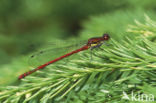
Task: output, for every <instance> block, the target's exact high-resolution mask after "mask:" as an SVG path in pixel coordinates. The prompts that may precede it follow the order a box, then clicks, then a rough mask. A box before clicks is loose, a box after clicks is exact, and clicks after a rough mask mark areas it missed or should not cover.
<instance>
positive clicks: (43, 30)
mask: <svg viewBox="0 0 156 103" xmlns="http://www.w3.org/2000/svg"><path fill="white" fill-rule="evenodd" d="M155 12H156V1H155V0H144V1H142V0H0V58H1V59H0V68H1V72H0V84H3V85H4V84H8V83H10V82H9V81H12V80H13V79H16V76H17V75H19V74H20V73H22V72H23V71H25V69H27V70H28V69H29V68H28V65H27V62H26V61H27V60H26V59H25V57H27V56H28V55H29V54H31V53H32V52H34V51H35V50H36V49H37V48H39V47H40V46H41V45H44V44H46V42H51V41H54V40H66V39H70V38H77V39H87V38H89V37H93V36H101V35H102V33H104V32H108V33H111V35H112V36H113V38H115V39H118V40H120V39H121V38H122V36H123V35H119V34H123V33H124V32H125V31H124V30H125V28H126V26H127V24H133V21H134V19H139V20H143V18H144V17H143V16H144V13H147V14H148V15H150V16H151V17H153V18H154V15H155V14H154V13H155ZM101 20H102V21H103V22H101ZM100 25H101V26H100ZM103 25H105V26H103ZM10 77H13V78H11V79H10Z"/></svg>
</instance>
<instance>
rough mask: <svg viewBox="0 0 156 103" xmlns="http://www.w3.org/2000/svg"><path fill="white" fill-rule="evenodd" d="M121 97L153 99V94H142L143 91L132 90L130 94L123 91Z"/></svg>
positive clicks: (135, 99)
mask: <svg viewBox="0 0 156 103" xmlns="http://www.w3.org/2000/svg"><path fill="white" fill-rule="evenodd" d="M122 99H125V100H129V101H149V102H153V101H154V95H153V94H143V93H140V92H138V93H134V92H133V91H132V92H131V94H129V95H128V94H127V93H126V92H125V91H123V96H122Z"/></svg>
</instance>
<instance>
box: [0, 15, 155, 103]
mask: <svg viewBox="0 0 156 103" xmlns="http://www.w3.org/2000/svg"><path fill="white" fill-rule="evenodd" d="M100 20H101V22H102V20H105V19H100ZM92 26H94V25H92ZM155 30H156V24H155V21H152V20H151V19H150V18H149V17H148V16H146V19H145V23H141V22H139V21H137V22H136V25H133V26H130V27H129V28H128V31H130V32H131V38H129V37H128V36H126V35H125V37H124V39H122V43H120V42H118V41H117V40H114V39H113V36H112V39H111V41H109V43H110V46H103V47H102V48H103V50H95V51H94V56H93V58H94V59H93V61H91V62H90V54H89V51H86V52H85V53H80V56H81V59H80V60H78V59H75V60H69V61H67V62H68V63H66V65H64V63H63V62H62V63H59V65H58V64H54V65H50V66H48V67H47V68H46V69H45V70H44V71H38V72H37V73H36V74H34V75H33V76H29V77H27V78H25V79H23V80H22V81H21V83H20V84H19V85H18V86H7V87H1V92H0V100H1V101H3V102H4V103H5V102H6V103H7V102H13V103H16V102H18V101H19V102H23V103H25V102H27V101H29V102H33V103H37V102H41V103H46V102H51V101H52V102H57V103H86V102H89V103H103V102H107V103H112V102H116V101H120V103H125V102H129V101H127V100H124V99H122V92H123V91H125V92H126V93H128V94H130V93H131V91H134V92H135V93H138V92H141V93H146V94H153V95H155V96H156V94H155V92H156V91H155V90H156V89H155V86H156V81H155V80H156V77H155V68H156V53H155V51H156V49H155V48H156V43H155V42H154V41H153V38H155V37H156V34H155ZM85 31H86V30H85ZM135 31H137V34H136V32H135ZM149 32H150V33H151V34H153V35H149V34H147V33H149ZM125 34H127V35H128V34H129V33H125ZM138 38H139V39H138Z"/></svg>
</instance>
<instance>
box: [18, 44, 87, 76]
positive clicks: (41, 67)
mask: <svg viewBox="0 0 156 103" xmlns="http://www.w3.org/2000/svg"><path fill="white" fill-rule="evenodd" d="M88 48H89V46H88V45H85V46H83V47H82V48H80V49H77V50H74V51H72V52H70V53H68V54H65V55H63V56H61V57H58V58H56V59H54V60H52V61H49V62H47V63H46V64H43V65H41V66H39V67H37V68H35V69H33V70H31V71H29V72H26V73H24V74H21V75H20V76H19V77H18V79H22V78H24V77H26V76H28V75H30V74H32V73H33V72H35V71H37V70H40V69H43V68H44V67H46V66H47V65H49V64H52V63H54V62H57V61H59V60H61V59H63V58H65V57H68V56H70V55H73V54H75V53H78V52H80V51H84V50H87V49H88Z"/></svg>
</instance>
